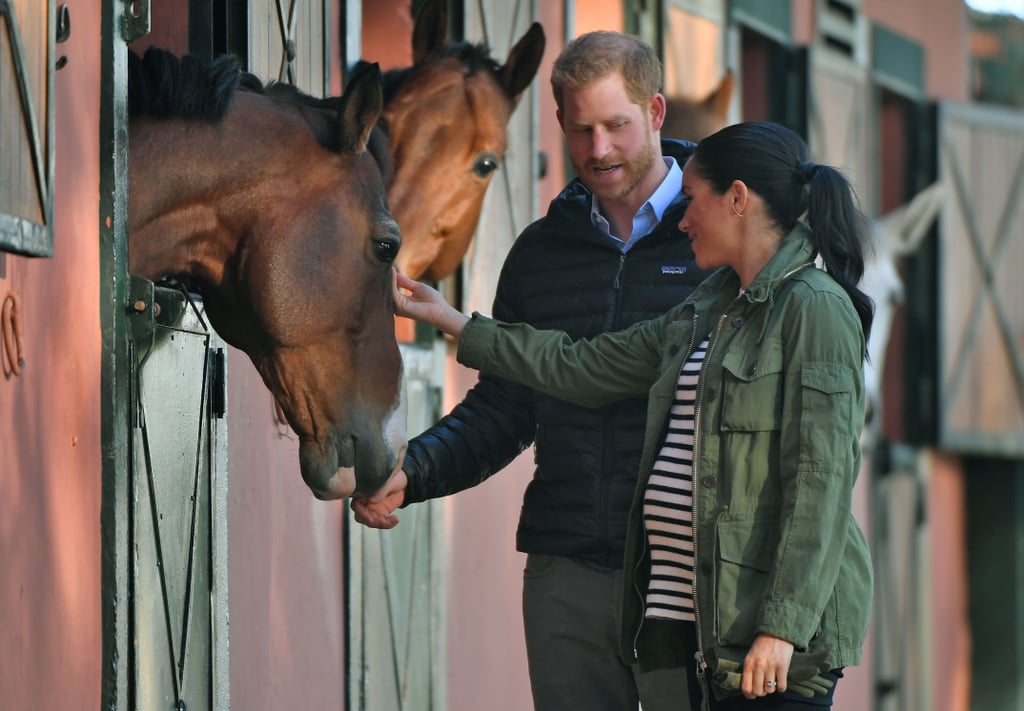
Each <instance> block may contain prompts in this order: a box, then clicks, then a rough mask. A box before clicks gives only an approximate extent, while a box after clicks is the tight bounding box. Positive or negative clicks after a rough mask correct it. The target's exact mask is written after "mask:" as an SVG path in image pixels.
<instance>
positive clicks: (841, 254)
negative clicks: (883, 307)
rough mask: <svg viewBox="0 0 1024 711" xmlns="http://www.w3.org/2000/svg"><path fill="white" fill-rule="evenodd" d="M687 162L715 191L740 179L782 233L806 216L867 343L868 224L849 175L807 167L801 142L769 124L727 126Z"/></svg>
mask: <svg viewBox="0 0 1024 711" xmlns="http://www.w3.org/2000/svg"><path fill="white" fill-rule="evenodd" d="M690 161H691V162H693V163H694V164H695V166H696V168H697V170H698V171H699V173H700V175H701V177H702V178H704V179H705V180H707V181H708V184H709V185H710V186H711V188H712V189H713V190H714V191H715V192H717V193H718V194H723V193H725V191H727V190H728V189H729V187H730V186H731V185H732V183H733V181H734V180H742V181H743V182H744V183H745V184H746V185H747V187H748V188H749V189H750V190H751V191H752V192H754V193H756V194H757V195H758V196H759V197H760V198H761V200H762V201H763V202H764V205H765V208H766V209H767V211H768V215H769V217H770V218H771V220H772V221H773V222H774V223H775V226H776V227H777V228H778V229H779V231H781V232H782V234H783V235H785V234H787V233H788V232H789V231H790V230H791V229H793V227H794V226H795V225H796V223H797V221H798V220H799V219H800V218H801V217H802V216H804V215H805V214H806V216H807V224H808V225H809V226H810V228H811V235H812V240H813V242H814V248H815V249H816V250H817V251H818V254H819V255H821V258H822V261H823V262H824V263H825V270H826V271H827V272H828V273H829V274H830V275H831V276H832V278H833V279H835V280H836V282H838V283H839V285H840V286H842V287H843V289H844V290H845V291H846V293H847V294H849V296H850V300H851V301H852V302H853V307H854V309H856V311H857V315H858V316H859V317H860V322H861V328H862V329H863V331H864V342H865V344H866V343H867V339H868V335H869V334H870V332H871V320H872V318H873V316H874V310H875V307H874V303H873V302H872V301H871V298H870V297H868V295H867V294H865V293H864V292H863V291H861V290H860V289H858V288H857V284H858V283H860V279H861V277H862V276H863V275H864V249H865V245H866V244H867V234H868V232H867V221H866V220H865V218H864V215H863V214H862V213H861V212H860V210H858V209H857V206H856V204H855V202H854V194H853V189H852V187H851V186H850V183H849V182H848V181H847V180H846V178H845V177H843V175H842V174H841V173H839V171H837V170H836V169H835V168H833V167H831V166H828V165H820V164H817V163H812V162H809V161H808V160H807V145H806V144H805V143H804V142H803V140H801V138H800V137H799V136H798V135H796V134H795V133H793V132H792V131H791V130H789V129H788V128H786V127H785V126H780V125H779V124H776V123H769V122H759V121H752V122H748V123H737V124H733V125H731V126H726V127H725V128H723V129H722V130H720V131H718V132H716V133H713V134H712V135H710V136H708V137H707V138H705V139H703V140H702V141H700V143H698V144H697V148H696V150H695V151H694V153H693V157H692V158H690Z"/></svg>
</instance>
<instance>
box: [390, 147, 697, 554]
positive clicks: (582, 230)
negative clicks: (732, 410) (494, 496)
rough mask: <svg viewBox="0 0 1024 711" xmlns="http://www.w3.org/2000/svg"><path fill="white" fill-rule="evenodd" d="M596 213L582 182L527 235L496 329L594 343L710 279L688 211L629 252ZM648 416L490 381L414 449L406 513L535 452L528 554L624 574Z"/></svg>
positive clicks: (509, 267)
mask: <svg viewBox="0 0 1024 711" xmlns="http://www.w3.org/2000/svg"><path fill="white" fill-rule="evenodd" d="M662 150H663V152H664V154H665V155H672V156H675V157H676V160H678V161H679V162H680V164H682V163H683V162H684V161H685V159H686V158H687V157H688V156H689V154H690V152H691V151H692V144H687V143H682V142H679V141H672V140H667V139H666V140H663V141H662ZM590 205H591V196H590V192H589V190H588V189H587V188H586V187H585V186H584V185H583V183H581V182H580V181H578V180H574V181H573V182H572V183H570V184H569V186H568V187H567V188H566V189H565V190H564V191H563V192H562V193H561V195H559V196H558V197H557V198H556V199H555V200H553V201H552V203H551V205H550V207H549V209H548V214H547V216H546V217H544V218H542V219H540V220H538V221H537V222H534V223H533V224H532V225H530V226H529V227H527V228H526V229H525V230H524V231H523V233H522V234H521V235H520V236H519V238H518V239H517V240H516V242H515V244H514V245H513V247H512V249H511V251H510V252H509V255H508V257H507V259H506V260H505V265H504V267H503V268H502V273H501V277H500V280H499V282H498V288H497V293H496V296H495V301H494V308H493V315H494V317H495V318H498V319H501V320H503V321H509V322H515V321H524V322H527V323H530V324H532V325H534V326H536V327H538V328H557V329H561V330H564V331H566V332H568V333H569V334H570V335H572V336H573V337H574V338H583V337H587V336H593V335H596V334H598V333H602V332H604V331H614V330H619V329H622V328H625V327H627V326H629V325H631V324H633V323H635V322H637V321H641V320H644V319H648V318H652V317H654V316H657V315H660V314H661V313H663V312H664V311H666V310H668V308H669V307H671V306H674V305H675V304H677V303H679V302H680V301H682V300H683V299H685V298H686V297H687V296H688V295H689V294H690V292H691V291H692V290H693V289H694V287H695V286H696V285H697V284H698V283H700V281H701V280H703V278H704V277H705V276H706V273H705V272H702V271H701V270H699V269H698V268H697V266H696V264H695V263H694V261H693V251H692V250H691V248H690V243H689V240H688V239H686V237H685V236H684V235H683V234H681V233H680V232H679V230H678V223H679V220H680V218H681V217H682V213H683V210H684V205H683V203H682V201H681V200H679V201H677V202H676V203H674V204H673V205H672V206H671V207H670V208H669V209H668V210H667V211H666V212H665V214H664V216H663V219H662V221H661V224H659V225H658V226H657V227H656V228H655V229H654V230H653V231H652V232H651V233H650V234H648V235H647V236H645V237H643V238H642V239H641V240H639V241H638V242H637V243H635V244H634V245H633V246H632V247H631V248H630V250H629V251H628V252H626V253H622V251H621V249H620V245H619V243H618V242H616V241H615V240H613V239H611V238H610V237H608V236H607V235H605V234H603V233H601V232H600V231H599V230H597V229H596V228H595V227H593V225H592V224H591V221H590ZM645 411H646V400H645V398H637V399H635V400H628V401H624V402H619V403H615V404H613V405H611V406H608V407H604V408H600V409H595V410H591V409H586V408H582V407H578V406H576V405H571V404H569V403H566V402H564V401H562V400H557V399H554V398H551V397H548V396H546V395H543V394H541V393H537V392H533V391H532V390H529V389H527V388H523V387H521V386H518V385H513V384H511V383H508V382H507V381H503V380H500V379H497V378H487V377H483V378H481V379H480V382H479V383H478V384H477V385H476V386H475V387H474V388H473V389H472V390H471V391H470V392H469V393H468V394H467V396H466V398H465V399H464V400H463V402H462V403H461V404H460V405H459V406H457V407H456V408H455V409H454V410H453V411H452V413H451V414H450V415H449V416H447V417H445V418H444V419H443V420H441V421H440V422H439V423H438V424H437V425H435V426H434V427H432V428H431V429H430V430H428V431H427V432H425V433H424V434H423V435H421V436H420V437H417V438H415V439H414V440H412V441H411V442H410V444H409V450H408V454H407V457H406V464H405V471H406V474H407V475H408V476H409V488H408V489H407V491H406V503H407V504H408V503H411V502H413V501H420V500H423V499H427V498H434V497H437V496H444V495H447V494H450V493H454V492H455V491H460V490H462V489H465V488H469V487H470V486H474V485H475V484H477V483H479V482H480V481H482V480H483V479H485V478H487V477H488V476H490V475H491V474H493V473H494V472H496V471H498V470H499V469H501V468H502V467H503V466H505V464H507V463H508V462H509V461H511V459H512V458H513V457H515V456H516V455H517V454H518V453H519V452H520V451H522V449H524V448H525V447H527V446H529V444H530V442H531V441H533V442H534V444H535V453H536V456H535V461H536V465H537V466H536V470H535V472H534V476H533V480H532V481H531V482H530V484H529V485H528V487H527V489H526V494H525V497H524V501H523V507H522V512H521V515H520V521H519V530H518V534H517V549H518V550H520V551H523V552H526V553H545V554H549V555H559V556H570V557H576V558H583V559H586V560H589V561H592V562H594V563H598V564H600V565H605V566H610V567H620V566H621V565H622V556H623V545H624V542H625V537H626V522H627V517H628V514H629V507H630V503H631V502H632V500H633V490H634V488H635V485H636V480H637V470H638V467H639V460H640V450H641V447H642V445H643V434H644V417H645Z"/></svg>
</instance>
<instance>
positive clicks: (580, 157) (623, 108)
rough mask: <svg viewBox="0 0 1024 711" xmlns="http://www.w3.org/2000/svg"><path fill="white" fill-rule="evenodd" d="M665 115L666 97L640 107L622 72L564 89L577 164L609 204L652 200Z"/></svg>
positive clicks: (562, 114) (565, 127)
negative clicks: (661, 129)
mask: <svg viewBox="0 0 1024 711" xmlns="http://www.w3.org/2000/svg"><path fill="white" fill-rule="evenodd" d="M663 119H664V99H663V98H662V97H661V95H660V94H655V95H654V96H653V97H651V99H650V100H649V102H648V103H647V104H645V105H643V106H638V105H637V104H635V103H633V102H632V101H630V99H629V95H628V94H627V93H626V87H625V85H624V84H623V80H622V76H621V75H620V74H619V73H617V72H616V73H614V74H610V75H608V76H606V77H603V78H602V79H598V80H596V81H593V82H591V83H590V84H587V85H586V86H584V87H582V88H581V89H576V90H570V89H566V90H564V91H563V93H562V109H561V110H560V111H559V112H558V121H559V124H560V125H561V126H562V131H563V132H564V133H565V140H566V145H567V146H568V149H569V158H570V160H571V161H572V165H573V168H575V169H576V174H577V175H578V176H579V177H580V179H581V180H582V181H583V182H584V183H585V184H586V186H587V187H588V188H590V190H591V192H593V193H594V194H595V195H597V197H598V198H599V199H600V200H601V201H602V202H603V203H610V202H614V201H617V200H621V201H629V199H630V198H631V197H639V199H640V200H641V201H642V200H646V199H647V198H648V197H650V195H651V193H653V192H654V190H655V188H657V186H658V181H659V178H660V176H661V174H660V173H659V172H658V171H657V170H656V166H657V165H658V161H659V160H660V157H661V151H660V146H659V145H658V141H657V140H656V135H657V130H658V129H659V128H660V127H661V122H662V120H663ZM640 193H643V194H640Z"/></svg>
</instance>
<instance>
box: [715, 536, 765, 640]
mask: <svg viewBox="0 0 1024 711" xmlns="http://www.w3.org/2000/svg"><path fill="white" fill-rule="evenodd" d="M777 538H778V535H777V531H775V530H774V526H772V525H770V524H768V523H765V522H759V521H751V520H742V521H735V520H727V519H723V520H722V521H720V523H719V525H718V558H719V560H718V579H717V580H716V584H715V621H716V625H717V633H718V640H719V642H720V643H721V644H726V645H729V644H735V645H743V646H747V645H750V643H751V642H752V641H753V639H754V625H755V624H756V622H757V613H758V610H759V608H760V600H761V599H762V598H763V597H764V592H765V589H766V588H767V585H768V572H769V570H770V569H771V565H772V555H773V551H774V549H775V541H776V539H777Z"/></svg>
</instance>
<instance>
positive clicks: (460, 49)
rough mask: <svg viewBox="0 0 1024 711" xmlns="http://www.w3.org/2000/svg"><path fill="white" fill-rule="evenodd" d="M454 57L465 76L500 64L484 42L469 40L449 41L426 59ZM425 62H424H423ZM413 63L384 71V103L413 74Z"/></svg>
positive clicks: (492, 69) (358, 65)
mask: <svg viewBox="0 0 1024 711" xmlns="http://www.w3.org/2000/svg"><path fill="white" fill-rule="evenodd" d="M449 57H454V58H455V59H458V60H459V61H460V62H462V64H463V66H464V67H465V73H466V76H471V75H473V74H476V73H477V72H481V71H487V72H495V73H497V72H498V70H500V69H501V65H500V64H498V62H497V61H496V60H495V59H494V58H493V57H492V56H491V50H490V48H489V47H488V46H487V45H486V44H485V43H480V44H473V43H471V42H450V43H448V44H446V45H444V46H443V47H441V49H440V50H438V51H437V52H435V53H433V54H431V55H429V56H428V58H427V61H436V60H440V59H447V58H449ZM365 63H366V62H365V60H362V59H361V60H359V62H358V63H357V64H356V66H355V69H358V68H359V67H360V66H362V65H363V64H365ZM425 63H426V62H424V64H425ZM416 69H417V67H416V66H415V65H413V66H411V67H402V68H400V69H389V70H388V71H386V72H384V74H383V77H382V80H383V82H384V103H385V104H387V103H388V102H389V101H391V99H392V98H393V97H394V95H395V92H397V91H398V89H399V88H400V87H401V86H402V85H404V84H405V82H406V81H407V80H408V79H410V78H411V77H413V76H415V70H416Z"/></svg>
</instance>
